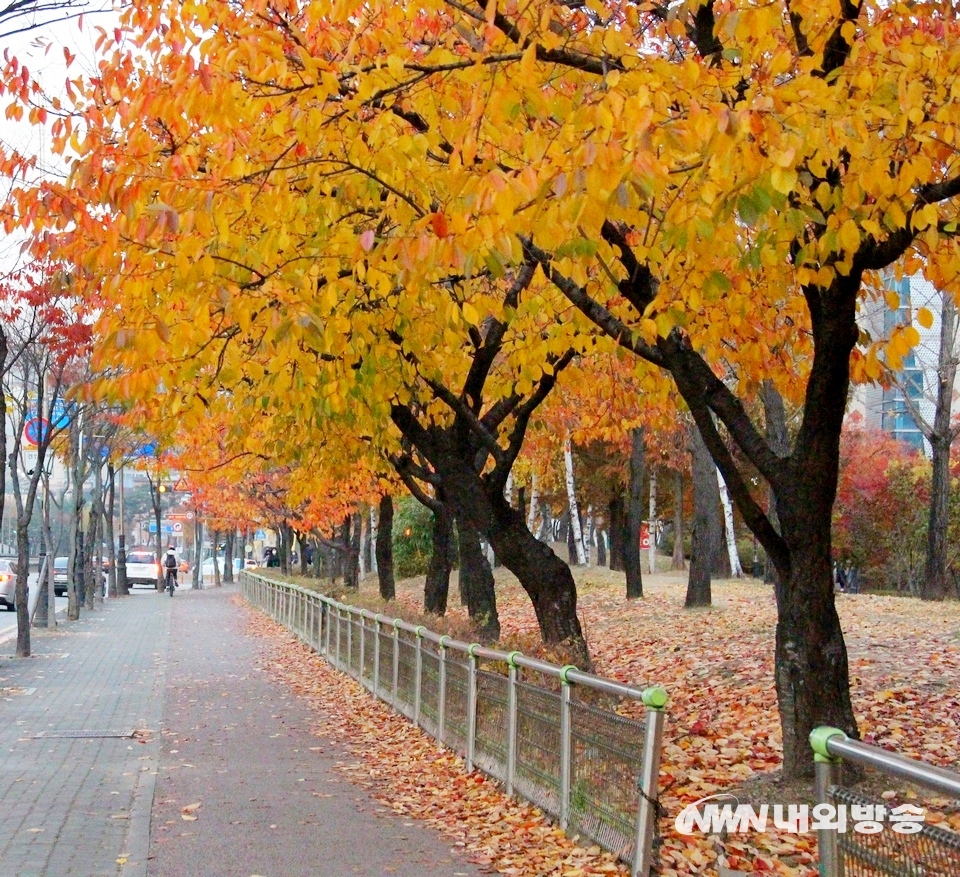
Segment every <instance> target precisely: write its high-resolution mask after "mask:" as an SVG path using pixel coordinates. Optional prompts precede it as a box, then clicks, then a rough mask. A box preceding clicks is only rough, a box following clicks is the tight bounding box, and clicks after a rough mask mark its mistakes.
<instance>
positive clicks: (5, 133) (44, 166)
mask: <svg viewBox="0 0 960 877" xmlns="http://www.w3.org/2000/svg"><path fill="white" fill-rule="evenodd" d="M88 6H89V7H90V9H89V10H88V11H87V12H85V14H84V15H83V16H82V17H73V18H70V19H68V20H60V21H54V22H52V23H49V24H43V25H41V26H39V27H36V28H31V29H29V30H20V31H19V32H15V31H16V30H17V27H18V26H19V27H23V25H25V24H26V23H28V21H29V20H28V19H16V20H14V21H7V22H4V23H0V50H2V54H3V55H4V56H6V57H15V58H16V59H17V60H18V61H19V62H20V63H21V65H25V66H26V67H27V68H28V69H29V71H30V74H31V76H33V77H35V78H36V79H38V81H39V82H40V83H41V84H42V85H43V88H44V89H45V90H46V91H47V93H48V94H49V95H50V96H59V97H63V96H65V93H66V90H65V86H64V83H65V82H66V80H67V77H68V76H70V77H76V76H80V75H82V74H84V73H92V72H93V71H94V70H95V69H96V65H95V60H94V59H95V52H94V44H95V42H96V39H97V36H98V31H97V28H98V27H101V28H112V27H113V26H114V23H115V21H116V12H114V11H112V10H110V11H103V4H101V3H100V2H99V0H93V2H92V3H90V4H88ZM65 46H66V47H67V48H69V50H70V52H71V54H73V55H76V60H74V62H73V64H72V65H71V66H70V68H69V70H68V69H67V66H66V62H65V60H64V53H63V48H64V47H65ZM3 108H5V103H4V104H0V143H2V144H3V146H4V148H9V147H12V148H15V149H17V150H18V151H20V152H21V153H24V154H29V155H37V156H39V158H40V171H39V172H40V173H42V174H51V175H57V174H59V175H62V174H63V173H64V166H63V164H62V163H61V162H60V161H59V160H57V158H56V157H55V156H52V155H51V154H50V152H49V149H48V144H47V138H46V136H45V133H44V132H43V131H42V129H40V128H37V127H35V126H33V125H30V124H28V123H27V122H26V121H23V122H16V121H13V120H10V119H7V118H6V117H5V115H4V114H3V112H2V110H3ZM2 185H4V186H7V185H9V183H7V182H6V181H2ZM22 243H23V239H22V237H20V236H16V235H12V236H11V235H5V234H4V233H3V231H2V230H0V276H2V275H3V274H6V273H7V272H9V271H12V270H15V269H16V268H17V267H18V265H19V264H20V261H21V256H20V249H21V246H22Z"/></svg>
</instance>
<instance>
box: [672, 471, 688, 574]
mask: <svg viewBox="0 0 960 877" xmlns="http://www.w3.org/2000/svg"><path fill="white" fill-rule="evenodd" d="M686 568H687V562H686V560H685V559H684V556H683V472H681V471H680V470H679V469H677V471H676V472H674V473H673V561H672V562H671V564H670V569H674V570H683V569H686Z"/></svg>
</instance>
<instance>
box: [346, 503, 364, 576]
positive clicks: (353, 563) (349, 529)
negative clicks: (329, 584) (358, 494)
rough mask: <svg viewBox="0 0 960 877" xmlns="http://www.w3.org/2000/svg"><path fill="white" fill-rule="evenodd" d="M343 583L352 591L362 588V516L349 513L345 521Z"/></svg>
mask: <svg viewBox="0 0 960 877" xmlns="http://www.w3.org/2000/svg"><path fill="white" fill-rule="evenodd" d="M344 537H345V538H344V540H343V541H344V547H345V549H346V550H345V552H344V564H343V583H344V585H346V586H347V587H348V588H349V589H350V590H351V591H359V590H360V516H359V514H357V513H354V514H352V515H349V516H348V517H347V520H346V521H345V522H344Z"/></svg>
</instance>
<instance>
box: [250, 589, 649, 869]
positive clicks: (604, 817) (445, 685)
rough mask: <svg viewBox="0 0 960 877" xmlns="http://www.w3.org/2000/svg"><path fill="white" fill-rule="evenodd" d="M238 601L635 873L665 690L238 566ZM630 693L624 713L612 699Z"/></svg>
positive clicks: (645, 835) (642, 859)
mask: <svg viewBox="0 0 960 877" xmlns="http://www.w3.org/2000/svg"><path fill="white" fill-rule="evenodd" d="M240 585H241V588H242V590H243V594H244V596H245V597H246V599H247V600H248V601H249V602H250V603H252V604H253V605H255V606H258V607H259V608H261V609H262V610H264V611H265V612H266V613H267V614H268V615H270V616H271V617H272V618H274V619H275V620H276V621H278V622H280V623H281V624H283V625H284V626H285V627H287V628H288V629H290V630H291V631H292V632H293V633H295V634H296V635H297V636H298V637H299V638H300V639H301V640H302V641H303V642H304V643H306V644H307V645H309V646H310V647H311V648H313V649H314V650H315V651H317V652H318V653H319V654H321V655H323V656H324V657H325V658H326V659H327V660H328V661H330V662H331V663H332V664H333V665H334V666H335V667H337V669H339V670H341V671H343V672H345V673H349V674H350V675H351V676H353V677H354V678H355V679H357V680H358V681H359V682H360V683H361V684H362V685H364V686H365V687H366V688H367V689H369V690H370V691H371V692H372V693H373V694H374V695H375V696H376V697H378V698H380V699H381V700H383V701H385V702H386V703H389V704H390V705H391V706H392V707H393V708H394V709H395V710H396V711H397V712H399V713H402V714H403V715H404V716H406V717H407V718H409V719H410V720H411V721H413V722H416V723H417V724H418V725H419V726H420V727H421V728H423V729H424V731H426V732H427V733H428V734H430V735H431V736H433V737H434V738H435V739H436V740H438V741H439V742H440V743H442V744H443V745H445V746H447V747H449V748H450V749H453V750H455V751H456V752H458V753H459V754H460V755H462V756H463V758H464V760H465V762H466V768H467V770H468V771H470V770H473V769H475V768H476V769H479V770H482V771H483V772H484V773H486V774H488V775H489V776H491V777H493V778H495V779H497V780H499V781H500V782H501V783H503V784H504V786H505V788H506V791H507V794H508V795H516V796H519V797H522V798H525V799H526V800H528V801H530V802H531V803H533V804H535V805H536V806H538V807H539V808H540V809H541V810H543V811H544V812H545V813H546V814H548V815H549V816H551V817H552V818H553V819H555V820H556V821H557V822H558V823H559V824H560V826H561V827H562V828H563V829H564V830H565V831H566V832H567V834H569V835H571V836H580V837H583V838H586V839H589V840H590V841H592V842H593V843H595V844H597V845H599V846H600V847H602V848H603V849H606V850H608V851H610V852H612V853H614V854H616V855H617V856H618V857H619V858H620V859H622V860H623V861H624V862H627V863H628V864H630V865H631V868H632V870H631V874H632V875H634V877H637V875H642V877H646V875H648V874H649V873H650V869H651V866H652V864H653V839H654V835H655V828H656V821H657V780H658V775H659V771H660V750H661V740H662V737H663V726H664V721H665V713H664V706H665V705H666V701H667V696H666V692H665V691H664V689H662V688H659V687H652V688H647V689H644V690H640V689H638V688H634V687H632V686H629V685H623V684H621V683H619V682H614V681H612V680H610V679H604V678H602V677H599V676H595V675H593V674H591V673H584V672H582V671H580V670H577V669H576V668H575V667H573V666H566V667H559V666H557V665H555V664H550V663H547V662H546V661H540V660H537V659H535V658H528V657H526V656H524V655H523V654H521V653H520V652H502V651H498V650H496V649H489V648H485V647H484V646H481V645H478V644H476V643H473V644H470V643H464V642H460V641H458V640H454V639H452V638H451V637H449V636H440V635H438V634H436V633H434V632H432V631H430V630H427V629H426V628H424V627H418V626H414V625H411V624H408V623H406V622H404V621H402V620H400V619H390V618H386V617H384V616H382V615H377V614H374V613H372V612H370V611H368V610H366V609H357V608H355V607H351V606H347V605H345V604H343V603H339V602H337V601H336V600H333V599H331V598H329V597H325V596H323V595H321V594H317V593H316V592H314V591H310V590H307V589H305V588H301V587H298V586H296V585H290V584H286V583H282V582H275V581H271V580H270V579H268V578H265V577H264V576H262V575H259V574H257V573H252V572H247V571H244V572H242V573H241V574H240ZM621 698H629V699H632V700H639V701H641V702H642V703H643V704H644V705H645V706H646V707H647V710H646V716H645V718H644V719H643V720H642V721H641V720H636V719H631V718H626V717H624V716H621V715H619V714H617V713H616V712H615V711H614V709H613V708H612V701H613V700H614V699H616V700H617V701H619V699H621Z"/></svg>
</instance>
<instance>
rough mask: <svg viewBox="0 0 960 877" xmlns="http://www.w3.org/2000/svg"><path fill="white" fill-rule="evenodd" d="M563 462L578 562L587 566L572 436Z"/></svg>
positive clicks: (565, 448) (564, 450) (565, 445)
mask: <svg viewBox="0 0 960 877" xmlns="http://www.w3.org/2000/svg"><path fill="white" fill-rule="evenodd" d="M563 463H564V466H565V467H566V474H567V504H568V505H569V507H570V526H571V527H573V542H574V545H575V546H576V549H577V564H578V565H580V566H586V563H587V552H586V549H585V548H584V545H583V529H582V528H581V526H580V512H579V510H578V509H577V492H576V485H575V482H574V480H573V445H572V444H571V443H570V438H569V437H567V440H566V441H565V442H564V443H563Z"/></svg>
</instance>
